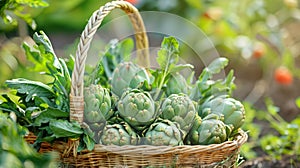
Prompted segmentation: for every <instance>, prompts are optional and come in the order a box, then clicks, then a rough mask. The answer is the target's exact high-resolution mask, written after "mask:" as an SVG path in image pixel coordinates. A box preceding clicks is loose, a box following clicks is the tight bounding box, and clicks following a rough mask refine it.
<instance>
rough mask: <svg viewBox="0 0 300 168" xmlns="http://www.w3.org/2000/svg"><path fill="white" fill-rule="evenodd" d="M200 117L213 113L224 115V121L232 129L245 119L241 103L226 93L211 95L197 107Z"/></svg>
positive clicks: (236, 127) (239, 125) (235, 128)
mask: <svg viewBox="0 0 300 168" xmlns="http://www.w3.org/2000/svg"><path fill="white" fill-rule="evenodd" d="M198 113H199V115H200V116H201V117H205V116H206V115H208V114H210V113H213V114H217V115H220V116H221V115H223V116H224V123H225V124H227V125H229V126H230V127H231V129H232V131H234V130H237V129H238V128H240V127H241V126H242V125H243V124H244V121H245V109H244V106H243V104H242V103H241V102H240V101H238V100H235V99H233V98H230V97H228V96H226V95H223V96H218V97H212V98H210V99H208V100H207V101H205V102H204V103H203V104H202V105H201V106H200V108H199V110H198Z"/></svg>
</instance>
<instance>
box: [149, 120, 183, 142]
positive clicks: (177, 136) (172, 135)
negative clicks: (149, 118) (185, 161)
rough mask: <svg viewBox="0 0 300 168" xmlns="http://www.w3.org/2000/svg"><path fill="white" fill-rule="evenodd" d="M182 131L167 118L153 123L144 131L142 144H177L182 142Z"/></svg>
mask: <svg viewBox="0 0 300 168" xmlns="http://www.w3.org/2000/svg"><path fill="white" fill-rule="evenodd" d="M182 140H183V139H182V132H181V130H180V129H179V128H178V126H177V125H176V123H173V122H171V121H169V120H162V121H158V122H155V123H153V124H152V125H151V126H150V127H149V129H148V130H147V131H146V132H145V137H144V139H143V144H145V145H154V146H161V145H167V146H177V145H181V144H182Z"/></svg>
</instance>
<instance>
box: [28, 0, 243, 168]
mask: <svg viewBox="0 0 300 168" xmlns="http://www.w3.org/2000/svg"><path fill="white" fill-rule="evenodd" d="M116 8H119V9H122V10H123V11H125V13H126V14H127V15H128V16H129V18H130V21H131V23H132V25H133V28H134V31H135V39H136V48H137V59H138V64H139V65H140V66H143V67H146V68H148V67H149V51H148V37H147V34H146V30H145V27H144V23H143V20H142V18H141V16H140V14H139V12H138V10H137V9H136V8H135V7H134V6H132V5H131V4H130V3H128V2H125V1H113V2H109V3H107V4H106V5H105V6H102V7H101V8H100V9H99V10H97V11H95V12H94V13H93V15H92V16H91V18H90V19H89V21H88V23H87V25H86V27H85V29H84V31H83V33H82V35H81V38H80V42H79V44H78V47H77V51H76V57H75V65H74V70H73V74H72V86H71V93H70V120H75V121H78V122H79V123H80V124H82V123H83V116H84V115H83V113H84V98H83V75H84V69H85V61H86V58H87V52H88V50H89V47H90V43H91V41H92V39H93V36H94V35H95V33H96V31H97V29H98V27H99V26H100V25H101V22H102V20H103V19H104V17H105V16H107V15H108V14H109V13H110V12H111V11H112V10H114V9H116ZM25 138H26V140H27V141H28V142H29V143H33V142H34V139H35V137H34V136H33V135H29V136H27V137H25ZM246 141H247V134H246V133H245V132H244V131H241V132H240V134H239V135H238V136H236V137H235V139H234V140H233V141H226V142H224V143H221V144H212V145H193V146H191V145H182V146H175V147H170V146H149V145H139V146H131V145H126V146H104V145H100V144H96V145H95V148H94V150H93V151H87V150H84V151H81V152H80V153H77V146H78V140H69V142H68V143H66V142H55V143H54V144H51V145H50V144H47V143H43V144H42V147H41V149H42V150H41V152H47V151H52V150H56V151H58V152H59V153H60V155H61V158H60V161H61V162H62V163H64V164H66V165H72V166H76V167H147V166H153V167H162V166H165V167H234V163H235V161H236V158H237V156H238V152H239V148H240V146H241V145H242V144H243V143H245V142H246Z"/></svg>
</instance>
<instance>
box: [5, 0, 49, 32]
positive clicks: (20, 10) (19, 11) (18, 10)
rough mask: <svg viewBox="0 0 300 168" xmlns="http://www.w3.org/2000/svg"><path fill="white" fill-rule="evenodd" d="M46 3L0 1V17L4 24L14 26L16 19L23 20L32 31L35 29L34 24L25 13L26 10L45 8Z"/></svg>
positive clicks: (25, 0) (16, 0) (38, 1)
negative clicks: (28, 8)
mask: <svg viewBox="0 0 300 168" xmlns="http://www.w3.org/2000/svg"><path fill="white" fill-rule="evenodd" d="M47 6H48V3H47V2H45V1H44V0H1V1H0V16H1V18H2V19H3V21H4V23H5V24H10V25H14V26H16V25H17V24H18V18H20V19H22V20H24V21H25V22H26V23H27V24H28V25H30V26H31V28H32V29H35V28H36V23H35V21H34V20H33V18H32V16H31V15H30V14H29V13H27V12H26V8H27V7H30V8H42V7H47Z"/></svg>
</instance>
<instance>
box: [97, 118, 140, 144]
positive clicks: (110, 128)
mask: <svg viewBox="0 0 300 168" xmlns="http://www.w3.org/2000/svg"><path fill="white" fill-rule="evenodd" d="M99 143H100V144H103V145H119V146H122V145H137V144H138V143H139V136H138V135H137V134H136V133H135V132H134V131H133V130H132V128H131V127H130V126H129V125H128V124H127V123H125V122H121V123H120V124H112V125H110V124H108V125H106V126H105V127H104V129H103V130H102V131H100V132H99Z"/></svg>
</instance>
